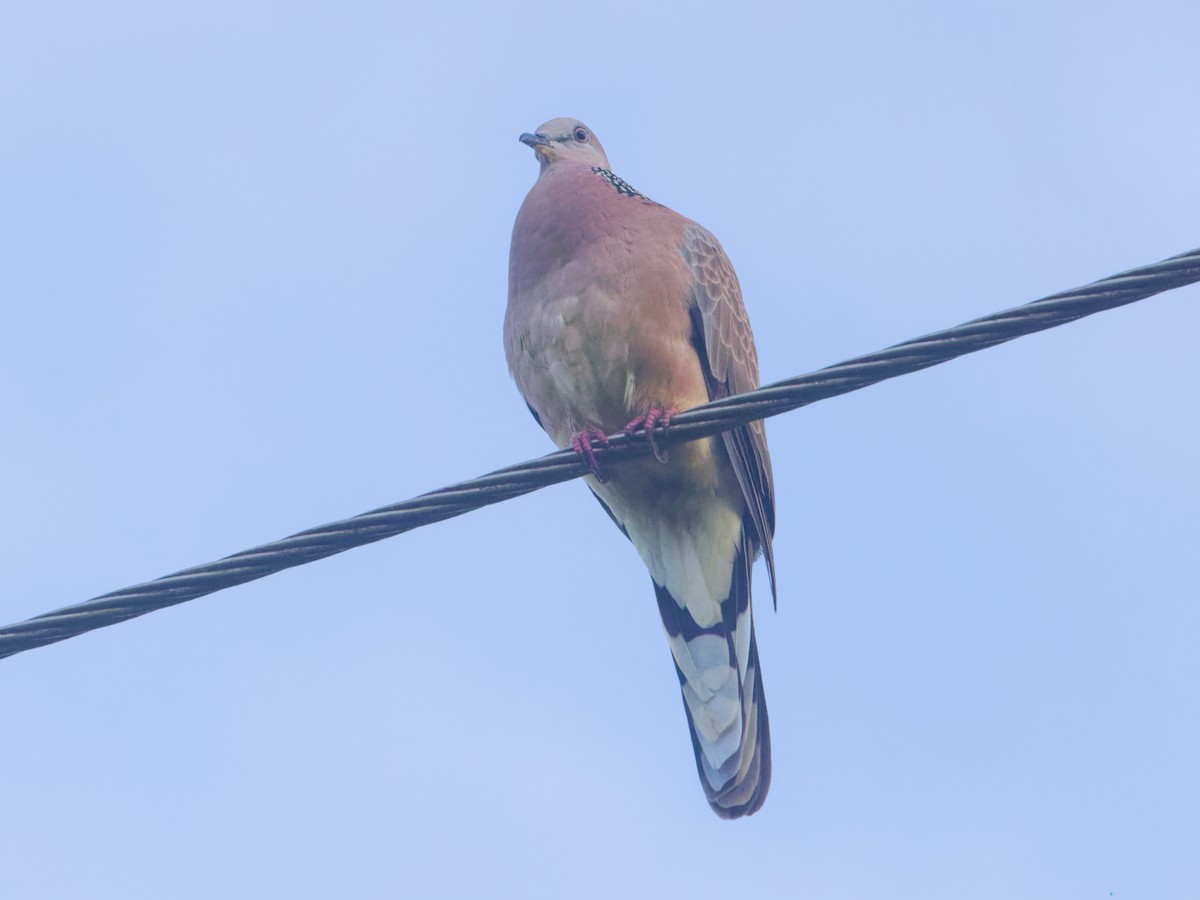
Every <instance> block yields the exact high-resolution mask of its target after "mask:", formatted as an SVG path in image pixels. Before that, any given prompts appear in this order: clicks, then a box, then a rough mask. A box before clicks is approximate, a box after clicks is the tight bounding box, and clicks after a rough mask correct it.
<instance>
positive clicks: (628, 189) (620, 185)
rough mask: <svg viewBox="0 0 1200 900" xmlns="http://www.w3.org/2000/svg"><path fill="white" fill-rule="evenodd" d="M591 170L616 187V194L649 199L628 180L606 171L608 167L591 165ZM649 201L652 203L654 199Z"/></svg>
mask: <svg viewBox="0 0 1200 900" xmlns="http://www.w3.org/2000/svg"><path fill="white" fill-rule="evenodd" d="M592 171H593V172H595V173H596V174H597V175H599V176H600V177H601V178H603V179H604V180H605V181H607V182H608V183H609V184H611V185H612V186H613V187H614V188H616V189H617V193H618V194H623V195H624V196H626V197H640V198H641V199H643V200H650V198H649V197H647V196H646V195H645V194H643V193H642V192H641V191H638V190H636V189H635V188H634V187H633V185H631V184H630V183H629V182H627V181H623V180H621V179H620V178H618V177H617V176H616V175H614V174H613V173H612V172H610V171H608V169H604V168H601V167H600V166H592ZM650 202H651V203H653V202H654V201H653V200H650Z"/></svg>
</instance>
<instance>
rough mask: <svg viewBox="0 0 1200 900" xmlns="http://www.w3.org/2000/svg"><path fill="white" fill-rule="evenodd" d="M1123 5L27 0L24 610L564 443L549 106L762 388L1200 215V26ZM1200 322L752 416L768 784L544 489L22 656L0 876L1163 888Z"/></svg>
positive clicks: (1089, 335)
mask: <svg viewBox="0 0 1200 900" xmlns="http://www.w3.org/2000/svg"><path fill="white" fill-rule="evenodd" d="M1131 6H1132V5H1131V4H1118V3H1103V2H1101V3H1095V2H1092V3H1060V4H1054V3H1051V4H1046V3H1036V4H1035V3H1019V2H1018V3H1005V4H986V5H985V4H961V3H949V2H945V3H914V4H892V3H879V2H876V3H855V4H819V5H813V4H783V3H779V4H756V3H748V4H741V5H739V8H738V11H736V12H735V11H733V8H734V5H733V4H725V5H716V4H705V3H700V4H697V3H675V2H665V3H662V4H658V5H655V6H654V7H653V8H652V9H647V8H643V6H641V5H637V4H628V3H616V4H604V5H571V4H549V3H536V2H535V3H526V4H521V5H513V6H501V5H492V4H487V5H484V4H478V5H457V4H450V3H447V4H429V5H425V6H423V7H422V8H420V9H413V8H408V7H406V6H402V5H399V4H370V3H360V4H321V3H300V4H287V3H256V2H238V3H230V2H207V3H203V4H200V3H195V4H159V3H149V2H143V3H134V2H128V3H78V2H61V3H53V2H48V3H41V4H37V5H34V4H23V5H21V6H20V7H19V8H18V6H17V5H16V4H9V5H8V6H7V7H5V9H4V10H3V11H0V120H2V121H3V123H4V125H3V134H4V137H3V139H2V140H0V242H2V243H0V246H3V252H2V253H0V298H2V302H3V322H4V326H3V328H2V329H0V413H2V415H3V420H4V427H3V432H4V435H5V438H4V440H3V441H2V442H0V462H2V467H0V498H2V502H3V508H4V519H5V521H4V524H3V525H0V547H3V560H4V563H3V565H2V566H0V619H2V620H3V622H10V621H15V620H18V619H23V618H26V617H28V616H31V615H34V614H37V613H39V612H43V611H45V610H48V609H51V608H55V607H58V606H62V605H65V604H68V603H73V602H78V601H80V600H84V599H87V598H88V597H91V596H94V595H96V594H99V593H102V592H104V591H107V590H111V589H114V588H118V587H122V586H125V585H127V584H130V583H134V582H138V581H144V580H147V579H150V578H153V577H156V576H158V575H162V574H165V573H167V572H170V571H173V570H175V569H178V568H181V567H184V566H187V565H192V564H196V563H200V562H205V561H208V560H210V559H213V558H216V557H218V556H223V555H226V554H228V553H232V552H234V551H237V550H240V549H243V548H245V547H248V546H252V545H254V544H258V543H262V542H264V541H268V540H271V539H274V538H277V537H281V536H283V535H285V534H288V533H291V532H293V531H296V530H299V529H301V528H304V527H308V526H310V525H315V524H318V523H321V522H325V521H328V520H330V519H334V518H339V517H343V516H347V515H352V514H354V513H357V512H360V511H363V510H366V509H369V508H372V507H375V506H379V505H382V504H384V503H387V502H390V501H394V500H399V499H404V498H406V497H409V496H412V495H414V494H417V493H419V492H421V491H424V490H428V489H431V488H435V487H438V486H441V485H443V484H446V483H449V482H453V481H458V480H462V479H464V478H468V477H471V476H473V475H477V474H480V473H483V472H485V471H488V470H490V469H493V468H496V467H498V466H501V465H504V464H507V463H510V462H515V461H518V460H521V459H525V458H527V457H530V456H534V455H539V454H541V453H543V452H545V451H547V450H548V449H549V444H548V441H547V439H546V438H545V436H544V435H543V434H542V433H541V431H540V430H539V429H537V427H536V426H535V424H534V423H533V421H532V420H531V419H530V418H529V415H528V413H527V412H526V411H525V408H524V405H523V404H522V402H521V400H520V398H519V396H518V395H517V393H516V390H515V388H514V387H513V385H512V384H511V381H510V379H509V377H508V374H507V371H506V368H505V364H504V358H503V352H502V348H501V343H500V326H501V320H502V317H503V311H504V301H505V291H506V275H507V272H506V267H507V253H508V240H509V233H510V228H511V225H512V220H513V217H514V215H515V213H516V210H517V207H518V206H519V204H520V202H521V199H522V198H523V196H524V194H525V192H526V191H527V190H528V188H529V186H530V185H531V184H532V183H533V180H534V177H535V175H536V171H537V168H536V164H535V162H534V160H533V159H532V156H531V154H530V152H529V150H528V149H527V148H526V147H523V146H521V145H520V144H519V143H518V142H517V139H516V138H517V135H518V134H519V133H520V132H522V131H527V130H531V129H532V128H533V127H535V126H537V125H538V124H539V123H541V122H542V121H544V120H545V119H548V118H550V117H552V116H560V115H569V116H578V117H579V118H581V119H583V120H584V121H585V122H587V123H588V124H589V125H590V126H591V127H592V128H593V129H594V130H595V131H596V133H597V134H598V135H599V136H600V137H601V139H602V140H603V142H604V145H605V147H606V148H607V150H608V152H609V157H610V159H611V160H612V163H613V168H614V170H615V171H616V172H617V173H618V174H619V175H620V176H621V177H623V178H624V179H626V180H627V181H629V182H630V183H631V184H633V185H634V186H635V187H636V188H637V189H638V190H640V191H642V192H643V193H645V194H647V195H649V196H651V197H653V198H654V199H656V200H658V201H660V202H663V203H666V204H668V205H670V206H672V207H674V208H676V209H678V210H679V211H680V212H682V213H684V214H686V215H689V216H691V217H692V218H695V219H697V220H698V221H700V222H702V223H703V224H704V225H706V226H707V227H708V228H710V229H711V230H712V231H713V232H715V233H716V234H717V235H718V236H719V237H720V238H721V240H722V242H723V243H724V245H725V247H726V249H727V250H728V251H729V253H730V256H731V257H732V259H733V261H734V263H735V265H736V266H737V269H738V273H739V275H740V277H741V280H742V284H743V288H744V291H745V295H746V301H747V306H748V308H749V311H750V315H751V319H752V321H753V323H754V326H755V329H756V332H757V335H758V346H759V355H760V358H761V360H762V369H763V376H764V379H765V380H775V379H778V378H783V377H786V376H788V375H793V374H797V373H800V372H804V371H808V370H811V369H814V368H817V367H819V366H822V365H826V364H829V363H832V362H836V361H838V360H841V359H843V358H845V357H847V356H851V355H854V354H858V353H862V352H867V351H871V350H874V349H877V348H879V347H882V346H884V345H887V344H892V343H895V342H897V341H900V340H904V339H906V338H909V337H913V336H915V335H918V334H922V333H925V332H928V331H931V330H934V329H936V328H940V327H944V326H948V325H952V324H955V323H958V322H960V321H963V320H966V319H969V318H973V317H975V316H978V315H983V314H986V313H989V312H992V311H994V310H997V309H1001V308H1004V307H1007V306H1012V305H1015V304H1018V303H1021V302H1025V301H1027V300H1032V299H1035V298H1036V297H1038V296H1041V295H1044V294H1047V293H1050V292H1053V291H1057V290H1060V289H1063V288H1067V287H1072V286H1075V285H1077V284H1081V283H1084V282H1087V281H1090V280H1093V279H1095V278H1099V277H1103V276H1106V275H1109V274H1112V273H1114V272H1117V271H1120V270H1122V269H1126V268H1130V267H1132V266H1136V265H1140V264H1143V263H1147V262H1152V261H1155V260H1158V259H1161V258H1163V257H1166V256H1169V255H1172V254H1175V253H1179V252H1182V251H1185V250H1189V249H1191V248H1193V247H1195V246H1197V245H1200V227H1197V223H1198V222H1200V218H1198V216H1197V210H1198V209H1200V178H1198V177H1197V164H1196V161H1197V159H1200V116H1197V114H1196V108H1197V105H1196V104H1197V100H1196V96H1197V85H1198V84H1200V56H1198V55H1197V52H1196V35H1197V33H1198V28H1200V7H1197V6H1196V4H1195V3H1191V2H1182V0H1181V2H1175V3H1169V2H1161V3H1155V2H1148V3H1142V4H1138V5H1137V10H1136V11H1134V10H1132V9H1131V8H1130V7H1131ZM1198 332H1200V289H1197V288H1190V289H1184V290H1181V291H1177V292H1173V293H1171V294H1167V295H1165V296H1163V297H1160V298H1156V299H1153V300H1150V301H1146V302H1144V303H1140V304H1136V305H1134V306H1133V307H1130V308H1127V309H1123V310H1118V311H1115V312H1111V313H1106V314H1103V315H1102V316H1099V317H1097V318H1094V319H1090V320H1087V321H1085V322H1081V323H1077V324H1074V325H1070V326H1067V327H1065V328H1061V329H1056V330H1054V331H1051V332H1048V333H1046V334H1043V335H1039V336H1035V337H1031V338H1027V339H1024V340H1021V341H1019V342H1017V343H1015V344H1012V345H1009V346H1006V347H1002V348H998V349H994V350H991V351H987V352H985V353H982V354H979V355H977V356H974V357H971V358H968V359H965V360H959V361H957V362H954V363H950V364H948V365H945V366H941V367H938V368H936V369H933V370H930V371H928V372H924V373H920V374H917V375H913V376H909V377H905V378H902V379H899V380H897V381H895V382H891V383H888V384H885V385H882V386H879V387H875V388H871V389H869V390H866V391H862V392H859V393H856V394H853V395H851V396H848V397H844V398H840V399H835V400H832V401H828V402H824V403H820V404H817V405H816V406H813V407H811V408H809V409H807V410H803V411H800V412H797V413H793V414H791V415H788V416H784V417H782V418H778V419H774V420H772V421H771V423H770V424H769V434H770V439H771V447H772V456H773V459H774V463H775V478H776V489H777V493H778V509H779V531H778V535H777V539H776V559H777V563H778V568H779V579H780V580H779V593H780V600H779V604H780V607H779V612H778V614H774V613H772V612H771V611H770V608H769V604H768V603H765V602H763V600H762V597H763V596H765V592H764V591H762V590H761V589H760V601H759V604H758V606H759V611H758V616H757V618H758V632H759V643H760V650H761V654H762V665H763V672H764V678H765V684H766V692H767V697H768V701H769V705H770V710H771V725H772V731H773V747H774V760H775V766H774V780H773V784H772V788H771V794H770V797H769V798H768V801H767V804H766V806H765V808H764V809H763V811H762V812H761V813H760V814H759V815H757V816H754V817H753V818H751V819H749V820H744V821H740V822H735V823H728V822H723V821H720V820H718V819H717V818H716V817H715V816H713V815H712V813H711V812H710V811H709V810H708V808H707V805H706V804H705V802H704V799H703V796H702V793H701V790H700V787H699V785H698V783H697V779H696V773H695V769H694V764H693V761H692V751H691V748H690V745H689V741H688V738H687V729H686V726H685V724H684V717H683V710H682V706H681V703H680V700H679V694H678V689H677V686H676V679H675V674H674V671H673V669H672V666H671V662H670V657H669V654H668V652H667V648H666V643H665V641H664V639H663V637H662V634H661V629H660V626H659V623H658V614H657V610H656V608H655V604H654V600H653V592H652V590H651V586H650V583H649V579H648V578H647V576H646V573H645V570H644V568H643V567H642V566H641V563H640V561H639V560H638V558H637V556H636V554H635V553H634V552H633V550H632V548H630V547H629V546H628V544H627V543H626V542H625V540H624V539H623V538H622V537H621V535H620V534H619V533H618V532H617V531H616V529H614V528H613V527H612V525H611V523H610V522H609V521H608V519H607V518H606V517H605V516H604V515H603V513H602V512H601V511H600V509H599V508H598V507H597V506H596V504H595V503H594V501H592V500H591V499H590V498H589V497H588V496H587V495H586V490H585V489H584V488H583V486H582V485H579V484H568V485H562V486H559V487H557V488H552V489H550V490H547V491H543V492H540V493H538V494H536V495H533V496H530V497H526V498H522V499H519V500H516V501H514V502H511V503H506V504H503V505H500V506H497V507H493V508H490V509H487V510H483V511H480V512H477V513H474V514H471V515H469V516H466V517H463V518H461V519H458V520H455V521H452V522H449V523H443V524H440V525H436V526H432V527H429V528H426V529H422V530H420V531H418V532H415V533H412V534H409V535H405V536H402V537H400V538H398V539H396V540H393V541H389V542H386V543H384V544H380V545H376V546H373V547H370V548H366V549H363V550H358V551H354V552H351V553H349V554H345V555H343V556H340V557H337V558H335V559H332V560H327V561H324V562H321V563H317V564H314V565H311V566H305V567H303V568H300V569H296V570H292V571H290V572H287V573H284V574H282V575H278V576H274V577H271V578H268V579H265V580H263V581H260V582H257V583H254V584H252V585H248V586H245V587H241V588H237V589H233V590H230V591H226V592H223V593H220V594H217V595H214V596H212V597H208V598H205V599H202V600H199V601H196V602H194V603H190V604H186V605H185V606H183V607H179V608H176V609H173V610H168V611H165V612H161V613H157V614H155V615H152V616H148V617H145V618H142V619H140V620H137V621H135V622H130V623H127V624H124V625H120V626H117V627H115V628H111V629H107V630H105V631H102V632H98V633H96V634H92V635H88V636H85V637H81V638H77V639H75V640H71V641H67V642H64V643H61V644H58V645H55V646H53V647H49V648H45V649H41V650H37V651H33V652H30V653H27V654H24V655H21V656H18V657H15V658H12V659H9V660H6V661H3V662H0V698H2V701H0V708H2V709H3V713H4V723H5V729H4V730H5V737H4V739H3V741H0V771H2V772H3V773H4V776H5V784H6V787H5V790H4V793H3V811H4V812H3V815H0V866H2V867H3V871H4V873H5V874H4V878H3V881H4V883H5V889H4V891H3V893H4V895H5V896H12V897H21V898H74V897H80V898H85V897H86V898H98V897H99V898H107V897H113V898H122V900H132V898H162V897H171V898H212V897H230V898H242V897H246V898H250V897H255V898H257V897H272V896H287V897H296V898H307V897H330V896H352V897H396V896H410V897H476V896H521V897H535V898H540V897H547V898H549V897H554V898H561V897H583V898H591V897H613V896H625V897H643V896H655V897H688V898H709V897H728V896H731V895H740V896H753V897H762V898H771V897H787V898H793V897H804V898H809V897H811V898H817V900H839V898H874V897H880V898H883V897H886V898H909V897H912V898H920V900H936V898H956V900H957V898H964V897H969V898H993V897H995V898H1006V900H1010V898H1021V900H1031V898H1054V900H1061V898H1100V900H1104V898H1108V897H1110V896H1112V897H1115V898H1118V900H1120V898H1127V900H1132V898H1143V897H1144V898H1155V900H1167V898H1192V897H1195V896H1197V895H1198V894H1200V854H1197V852H1196V848H1197V847H1200V771H1198V768H1200V767H1198V764H1197V759H1198V754H1197V747H1198V745H1200V726H1198V724H1197V716H1196V710H1197V706H1198V703H1200V656H1198V654H1197V652H1196V645H1197V638H1198V636H1200V606H1198V604H1197V602H1196V601H1197V597H1198V594H1200V591H1198V589H1197V559H1198V552H1197V519H1198V512H1197V510H1198V508H1200V475H1198V474H1197V465H1196V452H1197V450H1196V448H1197V446H1198V444H1200V427H1198V425H1197V415H1196V411H1197V409H1200V361H1198V360H1197V354H1196V335H1197V333H1198ZM762 574H763V573H762V572H761V570H760V572H759V576H760V582H761V581H762V577H761V576H762ZM760 588H761V584H760Z"/></svg>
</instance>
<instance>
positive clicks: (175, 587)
mask: <svg viewBox="0 0 1200 900" xmlns="http://www.w3.org/2000/svg"><path fill="white" fill-rule="evenodd" d="M1197 281H1200V249H1197V250H1192V251H1190V252H1189V253H1183V254H1180V255H1179V256H1174V257H1171V258H1170V259H1166V260H1163V261H1162V262H1159V263H1153V264H1151V265H1148V266H1142V267H1141V268H1137V269H1131V270H1129V271H1128V272H1122V273H1121V274H1119V275H1113V276H1112V277H1110V278H1105V279H1102V280H1101V281H1096V282H1093V283H1092V284H1089V285H1085V286H1084V287H1079V288H1075V289H1074V290H1070V291H1063V292H1062V293H1058V294H1052V295H1051V296H1049V297H1045V298H1043V299H1041V300H1035V301H1034V302H1032V303H1027V304H1025V305H1024V306H1018V307H1016V308H1014V309H1009V310H1005V311H1003V312H998V313H994V314H992V315H990V316H984V317H983V318H981V319H975V320H973V321H971V322H967V323H965V324H962V325H958V326H956V327H954V328H948V329H946V330H944V331H937V332H934V333H933V334H929V335H926V336H924V337H919V338H915V339H913V340H910V341H905V342H904V343H902V344H896V345H895V346H894V347H889V348H888V349H886V350H880V351H878V352H876V353H869V354H867V355H865V356H859V357H855V358H854V359H851V360H847V361H846V362H842V363H838V364H837V365H834V366H829V367H828V368H825V369H820V370H818V371H816V372H811V373H809V374H807V375H799V376H797V377H795V378H788V379H786V380H784V381H778V382H776V383H774V384H771V385H767V386H766V387H763V388H760V389H758V390H756V391H751V392H749V393H745V394H738V395H736V396H732V397H726V398H724V399H721V400H717V401H714V402H712V403H706V404H705V405H703V406H698V407H695V408H693V409H690V410H687V411H686V412H683V413H680V414H679V415H678V416H676V417H675V418H674V419H673V420H672V422H671V427H670V432H669V435H662V436H659V435H656V438H657V439H658V443H659V444H660V445H661V446H663V447H669V446H671V445H672V444H675V443H679V442H683V441H689V440H695V439H697V438H701V437H707V436H710V435H715V434H719V433H720V432H722V431H728V430H729V429H731V428H735V427H737V426H739V425H743V424H745V423H746V422H749V421H751V420H754V419H764V418H768V417H770V416H777V415H779V414H780V413H784V412H788V411H789V410H793V409H798V408H799V407H801V406H807V405H808V404H810V403H815V402H816V401H818V400H824V399H826V398H828V397H836V396H838V395H839V394H846V393H849V392H850V391H856V390H858V389H859V388H864V387H867V386H869V385H872V384H876V383H877V382H880V381H886V380H887V379H889V378H895V377H896V376H898V375H906V374H908V373H910V372H916V371H918V370H920V369H925V368H928V367H929V366H935V365H937V364H939V363H943V362H947V361H948V360H951V359H954V358H955V357H958V356H963V355H965V354H967V353H974V352H975V351H977V350H983V349H985V348H987V347H992V346H995V345H996V344H1002V343H1004V342H1005V341H1011V340H1012V339H1013V338H1017V337H1022V336H1024V335H1027V334H1033V333H1034V332H1037V331H1044V330H1045V329H1047V328H1054V327H1055V326H1057V325H1063V324H1065V323H1067V322H1071V321H1074V320H1075V319H1081V318H1083V317H1084V316H1090V315H1092V314H1093V313H1098V312H1101V311H1103V310H1106V309H1114V308H1115V307H1118V306H1124V305H1126V304H1129V303H1133V302H1135V301H1137V300H1143V299H1145V298H1146V297H1151V296H1153V295H1154V294H1159V293H1162V292H1163V291H1168V290H1171V289H1173V288H1177V287H1183V286H1184V285H1188V284H1192V283H1195V282H1197ZM648 452H649V447H648V446H647V443H646V441H644V440H639V439H637V438H632V439H631V438H627V437H626V436H625V435H622V434H616V435H610V436H609V447H608V449H607V450H605V451H604V456H603V460H604V463H605V465H607V464H609V463H612V462H620V461H621V460H623V459H628V458H631V457H633V456H640V455H644V454H646V453H648ZM586 472H587V468H586V466H585V465H584V464H583V463H582V462H581V461H580V460H579V458H578V457H577V456H576V455H575V454H574V453H572V452H570V451H560V452H558V453H552V454H550V455H548V456H544V457H541V458H540V459H535V460H529V461H527V462H523V463H519V464H518V465H515V466H509V467H508V468H504V469H499V470H497V471H495V472H492V473H490V474H488V475H484V476H482V477H481V478H475V479H473V480H471V481H464V482H462V483H460V484H456V485H452V486H451V487H447V488H442V489H441V490H437V491H431V492H430V493H428V494H422V495H421V496H419V497H415V498H413V499H412V500H406V501H404V502H402V503H394V504H392V505H391V506H384V507H382V508H380V509H376V510H373V511H372V512H368V513H363V514H362V515H358V516H354V517H353V518H350V519H343V520H341V521H338V522H331V523H330V524H328V525H320V526H318V527H316V528H310V529H308V530H307V531H301V532H299V533H298V534H294V535H292V536H291V537H287V538H284V539H283V540H280V541H275V542H273V543H270V544H263V545H262V546H260V547H255V548H253V549H250V550H244V551H242V552H241V553H235V554H234V555H232V556H227V557H225V558H224V559H220V560H217V561H216V562H212V563H208V564H206V565H202V566H195V567H194V568H190V569H184V570H182V571H180V572H176V573H174V574H173V575H166V576H164V577H162V578H158V579H156V580H154V581H148V582H146V583H144V584H138V585H134V586H133V587H128V588H124V589H122V590H119V591H113V592H111V593H108V594H103V595H102V596H99V597H96V598H95V599H94V600H89V601H87V602H85V603H78V604H75V605H74V606H67V607H64V608H62V609H59V610H55V611H54V612H49V613H45V614H43V615H40V616H36V617H34V618H32V619H28V620H26V621H24V622H18V623H16V624H13V625H9V626H7V627H5V628H0V659H2V658H4V657H6V656H12V655H14V654H17V653H21V652H23V651H25V650H31V649H33V648H34V647H41V646H44V645H46V644H52V643H54V642H56V641H61V640H65V639H67V638H70V637H74V636H75V635H78V634H83V633H84V632H86V631H93V630H94V629H97V628H104V627H105V626H108V625H115V624H116V623H117V622H123V621H125V620H126V619H132V618H135V617H137V616H141V615H145V614H146V613H148V612H153V611H154V610H157V609H163V608H165V607H168V606H174V605H175V604H177V603H184V602H186V601H188V600H194V599H196V598H197V597H203V596H204V595H205V594H211V593H214V592H216V591H219V590H222V589H224V588H228V587H233V586H234V585H237V584H245V583H246V582H248V581H254V580H255V579H257V578H263V577H264V576H267V575H271V574H273V573H275V572H279V571H281V570H283V569H287V568H291V567H292V566H299V565H303V564H304V563H309V562H313V561H314V560H318V559H323V558H324V557H326V556H333V555H334V554H336V553H341V552H343V551H345V550H349V549H351V548H352V547H359V546H362V545H363V544H370V543H373V542H375V541H381V540H383V539H384V538H389V537H392V536H394V535H397V534H401V533H402V532H405V531H409V530H411V529H413V528H419V527H420V526H422V525H428V524H430V523H432V522H439V521H441V520H443V519H449V518H453V517H454V516H458V515H462V514H463V513H465V512H470V511H471V510H473V509H478V508H479V507H481V506H487V505H489V504H492V503H499V502H500V501H502V500H509V499H511V498H513V497H519V496H520V495H522V494H527V493H529V492H531V491H535V490H537V489H538V488H543V487H547V486H549V485H552V484H558V483H559V482H562V481H569V480H570V479H572V478H578V477H579V476H580V475H583V474H585V473H586Z"/></svg>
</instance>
